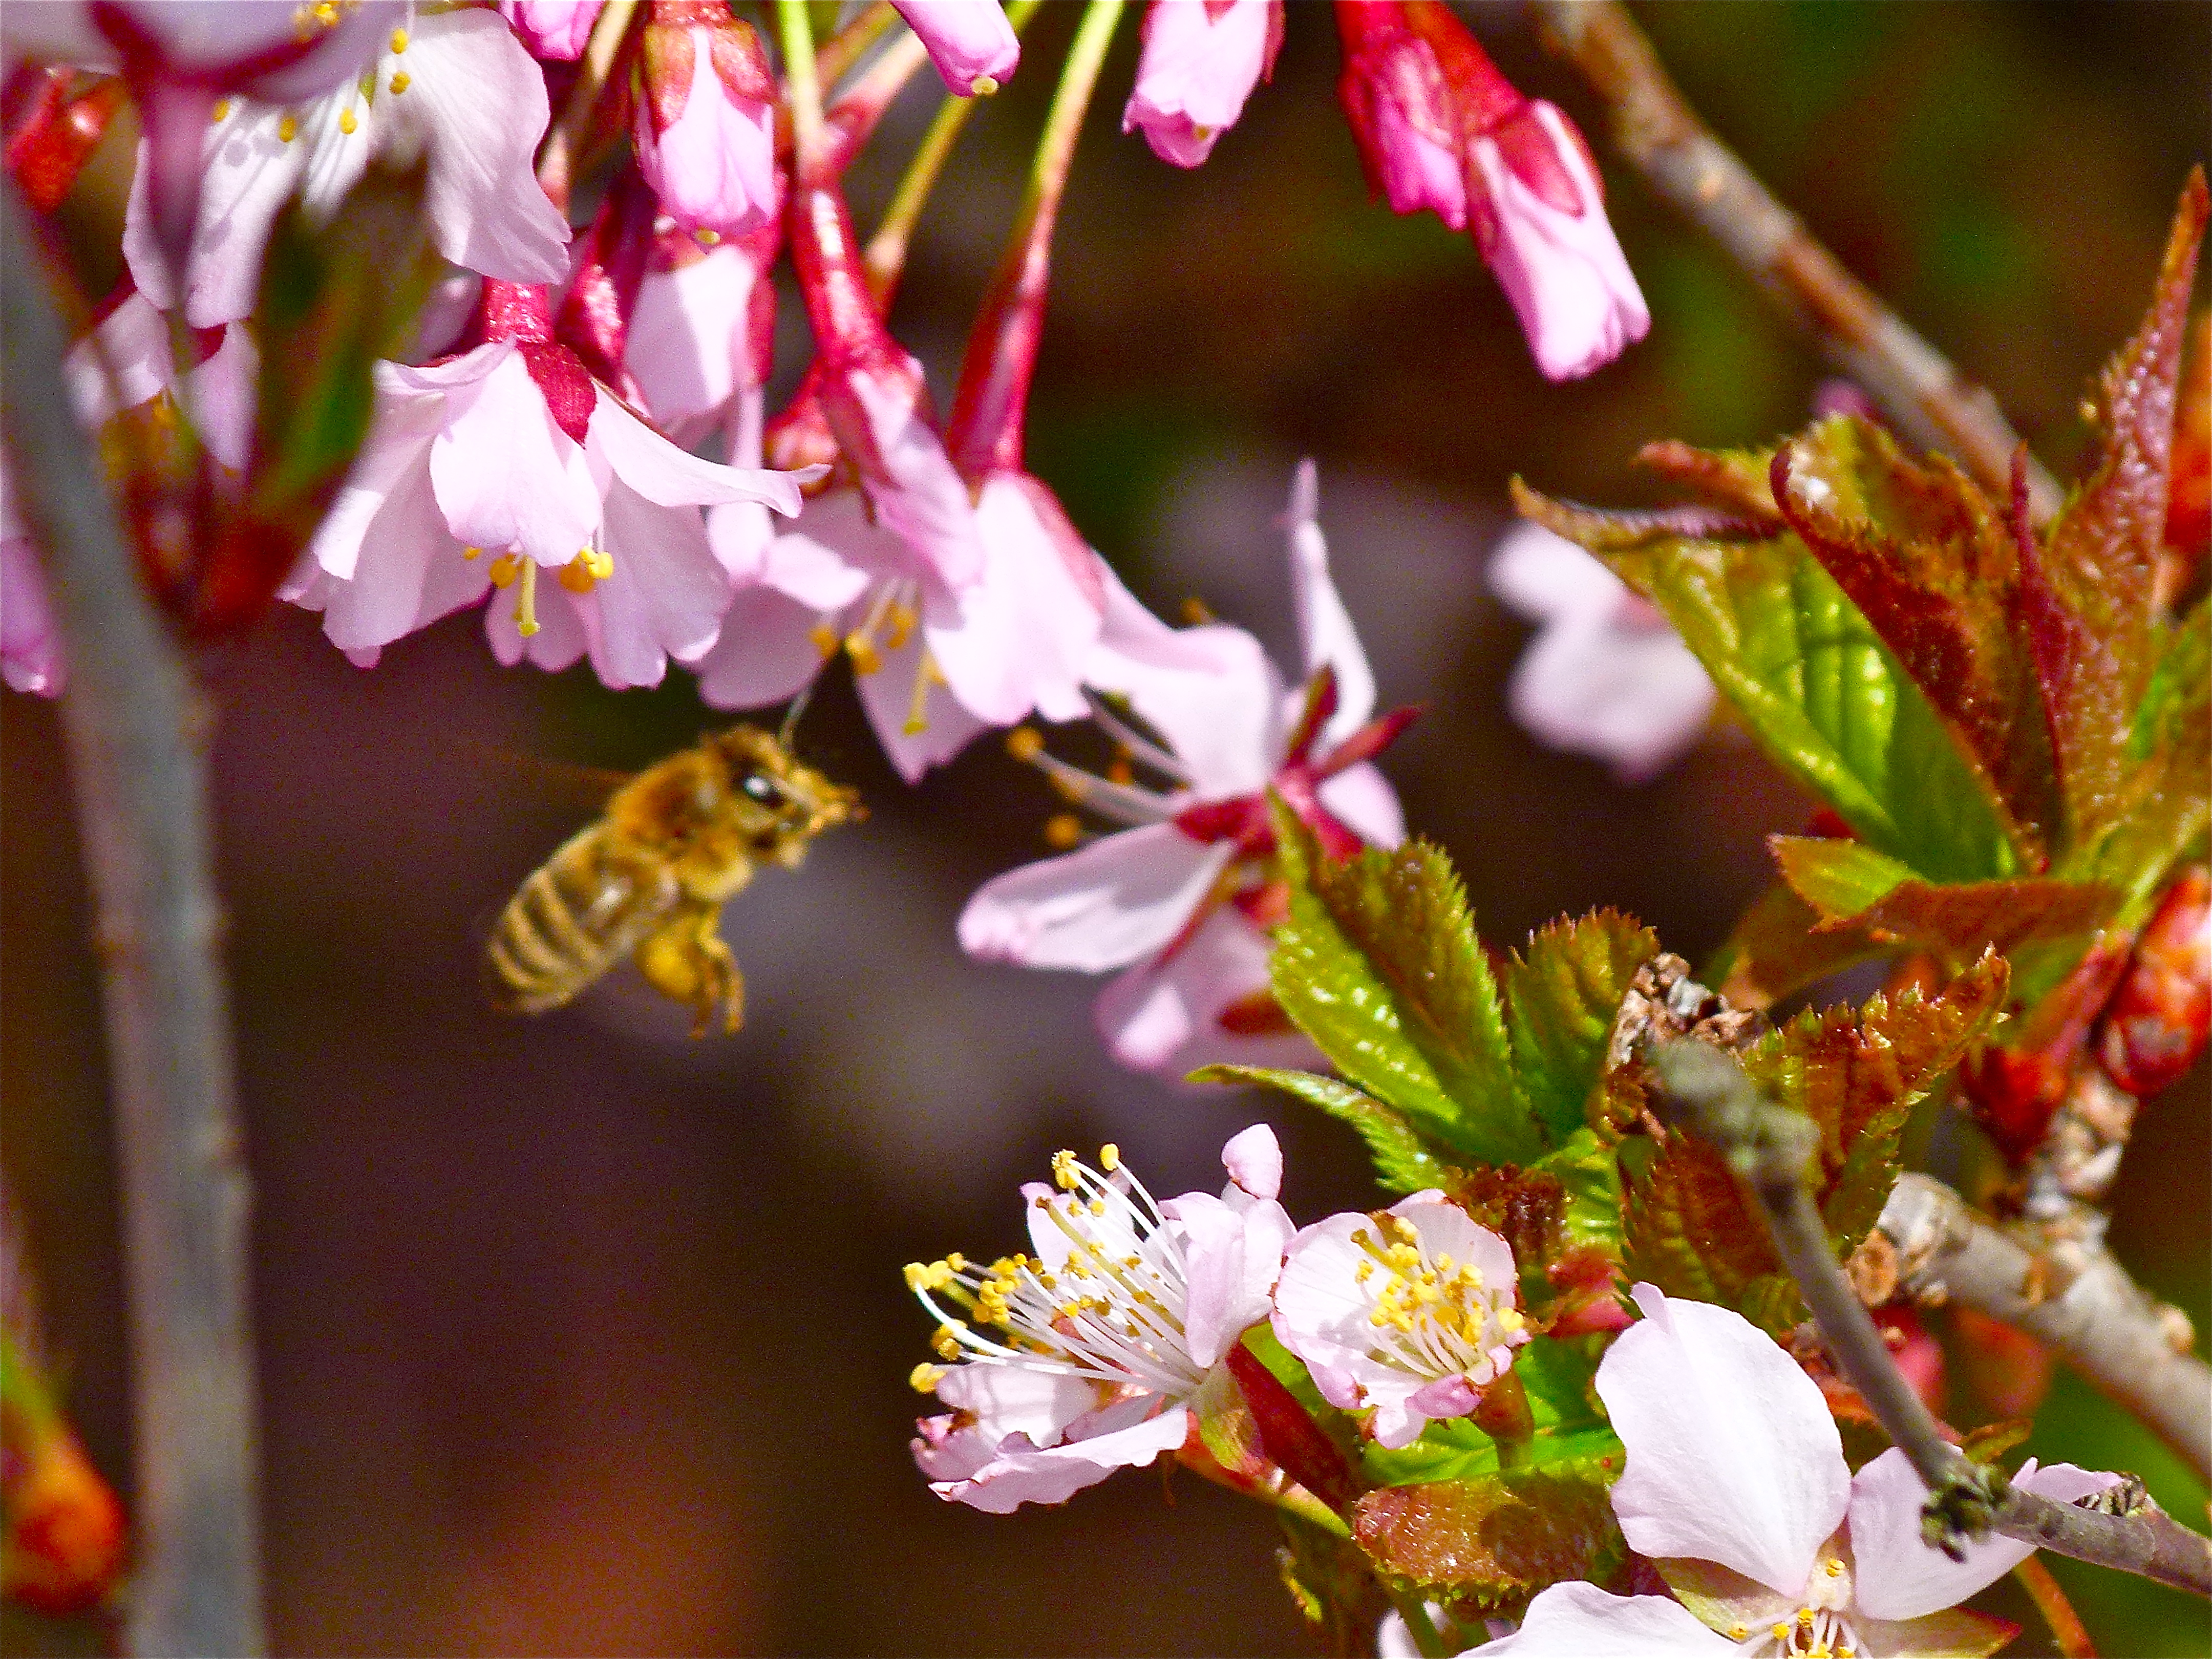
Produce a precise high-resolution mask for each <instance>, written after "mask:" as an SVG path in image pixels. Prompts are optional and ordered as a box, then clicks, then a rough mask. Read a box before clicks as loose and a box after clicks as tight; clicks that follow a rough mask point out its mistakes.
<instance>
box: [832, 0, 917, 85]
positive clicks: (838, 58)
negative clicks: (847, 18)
mask: <svg viewBox="0 0 2212 1659" xmlns="http://www.w3.org/2000/svg"><path fill="white" fill-rule="evenodd" d="M897 20H898V13H897V12H896V11H894V10H893V9H891V0H876V3H875V4H874V5H872V6H870V7H869V8H868V9H867V10H866V11H864V12H862V13H861V14H860V15H859V16H858V17H855V18H854V20H853V21H851V22H849V23H848V24H846V25H845V27H843V28H842V29H839V30H838V31H837V33H835V34H833V35H831V36H830V37H829V39H828V40H824V41H823V43H822V50H821V51H820V52H818V53H817V54H816V56H815V59H814V79H815V82H816V83H817V85H820V86H824V87H834V86H836V84H837V82H840V81H842V80H843V79H844V78H845V73H846V71H847V70H850V69H851V68H852V67H853V65H854V64H857V63H859V62H860V56H861V54H862V53H863V52H866V51H867V49H868V48H869V47H870V46H873V45H875V44H876V42H877V40H878V39H879V38H881V36H882V35H883V33H884V30H885V29H888V28H889V27H890V26H891V25H892V24H893V23H894V22H896V21H897Z"/></svg>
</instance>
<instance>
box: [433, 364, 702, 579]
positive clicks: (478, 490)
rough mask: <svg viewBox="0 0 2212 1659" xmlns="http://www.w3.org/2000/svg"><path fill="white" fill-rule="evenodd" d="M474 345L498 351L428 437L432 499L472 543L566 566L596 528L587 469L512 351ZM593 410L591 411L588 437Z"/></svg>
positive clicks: (595, 499)
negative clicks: (517, 549) (442, 426)
mask: <svg viewBox="0 0 2212 1659" xmlns="http://www.w3.org/2000/svg"><path fill="white" fill-rule="evenodd" d="M482 349H483V351H485V352H486V353H488V354H491V353H497V352H500V351H502V350H505V351H506V353H507V355H506V356H488V357H487V359H486V361H487V362H489V363H490V365H491V366H490V368H489V372H488V373H485V374H483V375H482V377H481V378H480V379H478V380H477V381H476V383H475V385H474V386H464V387H457V388H455V390H454V391H453V393H452V394H451V396H450V399H449V401H448V403H447V417H446V426H445V429H444V430H443V431H441V432H440V433H439V435H437V437H436V438H435V439H434V440H432V441H431V444H430V478H431V482H432V483H433V484H434V485H435V487H436V489H437V492H438V505H439V506H440V507H442V508H443V509H444V510H445V514H446V523H447V526H449V527H451V529H452V530H453V534H454V535H456V536H458V537H459V538H461V540H462V541H464V542H465V543H467V544H469V545H471V546H472V547H482V548H488V549H490V550H494V551H497V550H503V549H506V548H510V547H516V546H519V547H520V549H521V550H522V551H523V552H524V553H525V554H526V555H527V556H530V557H532V558H533V559H536V560H537V561H538V562H539V563H541V564H549V565H550V564H566V563H567V562H568V561H569V560H570V559H572V558H574V556H576V552H577V550H579V549H580V548H581V547H583V546H585V545H586V544H587V543H589V542H590V541H591V540H592V538H593V537H594V536H595V535H596V534H597V533H598V532H599V489H597V487H595V486H594V484H593V483H592V471H591V468H590V466H589V465H587V463H586V459H585V456H584V451H583V449H582V448H581V447H580V446H578V445H577V444H576V443H575V441H574V440H572V439H571V438H570V437H569V436H568V434H566V433H564V432H562V430H561V429H560V428H558V427H556V425H554V423H553V416H552V413H551V411H550V410H548V409H547V408H546V406H545V398H544V394H543V393H541V392H539V391H538V386H537V383H536V382H535V381H533V380H532V379H531V378H530V371H529V370H528V369H527V368H525V367H524V365H523V360H522V357H521V356H520V353H518V352H514V351H513V350H511V349H507V348H506V347H504V346H503V345H495V346H489V347H485V348H482ZM470 355H471V356H476V355H477V354H476V353H473V352H472V353H471V354H470ZM404 373H405V374H406V375H407V377H408V378H410V379H414V378H419V377H422V373H423V372H422V371H420V370H410V371H405V372H404ZM601 409H602V410H604V409H605V404H604V403H602V404H601ZM602 418H604V416H593V420H592V425H593V428H594V432H593V436H594V437H595V438H596V437H597V436H598V433H597V430H596V428H597V427H598V425H599V422H600V420H601V419H602ZM629 418H631V419H633V420H634V419H635V417H634V416H633V417H629ZM662 441H663V442H665V440H662ZM626 482H627V480H626Z"/></svg>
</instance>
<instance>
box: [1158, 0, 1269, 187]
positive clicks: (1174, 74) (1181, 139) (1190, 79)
mask: <svg viewBox="0 0 2212 1659" xmlns="http://www.w3.org/2000/svg"><path fill="white" fill-rule="evenodd" d="M1144 34H1145V51H1144V55H1143V57H1141V58H1139V59H1138V61H1137V82H1136V87H1135V88H1134V89H1133V91H1132V92H1131V93H1130V94H1129V102H1128V106H1127V108H1125V109H1124V110H1123V111H1122V112H1121V131H1124V132H1133V131H1135V130H1136V129H1138V128H1139V127H1142V128H1143V129H1144V132H1145V142H1146V143H1148V144H1150V145H1151V146H1152V154H1153V155H1157V156H1158V157H1159V158H1160V159H1161V160H1162V161H1172V162H1174V163H1175V165H1176V166H1177V167H1196V166H1198V165H1199V164H1200V162H1201V161H1205V160H1206V157H1207V156H1208V155H1211V154H1212V151H1213V145H1214V141H1215V140H1216V139H1218V138H1219V137H1221V135H1222V133H1223V132H1224V131H1226V130H1227V129H1228V128H1230V127H1232V126H1234V125H1236V124H1237V117H1238V116H1239V115H1241V114H1243V112H1244V100H1246V99H1247V98H1249V97H1250V96H1251V95H1252V88H1253V87H1254V86H1255V84H1256V83H1257V82H1261V81H1265V80H1270V79H1272V78H1273V75H1274V70H1275V53H1276V52H1278V51H1279V50H1280V49H1281V47H1282V44H1283V6H1282V0H1229V3H1227V4H1226V5H1223V4H1219V3H1216V0H1152V5H1151V6H1150V7H1149V8H1148V9H1146V13H1145V28H1144Z"/></svg>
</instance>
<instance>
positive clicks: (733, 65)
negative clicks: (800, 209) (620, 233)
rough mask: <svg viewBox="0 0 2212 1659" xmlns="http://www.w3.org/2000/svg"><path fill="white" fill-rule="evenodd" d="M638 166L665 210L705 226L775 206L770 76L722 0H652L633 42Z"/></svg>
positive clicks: (725, 229)
mask: <svg viewBox="0 0 2212 1659" xmlns="http://www.w3.org/2000/svg"><path fill="white" fill-rule="evenodd" d="M637 63H638V82H639V94H640V95H639V97H638V100H637V116H636V123H635V137H636V141H637V157H638V166H639V167H640V169H641V171H642V172H643V173H644V174H645V177H646V181H647V183H648V184H650V185H652V186H653V193H654V194H655V195H656V196H658V197H659V198H660V204H661V206H662V208H663V209H665V210H666V212H667V213H668V215H669V216H670V217H671V218H672V219H673V220H675V222H677V224H678V226H680V227H682V228H684V229H686V230H690V231H693V232H697V233H704V234H708V235H710V236H731V235H738V234H742V233H744V232H745V231H748V230H751V229H753V228H756V227H757V226H758V225H760V224H761V223H762V222H764V221H765V220H766V219H768V218H769V216H771V215H773V214H774V213H775V210H776V179H775V76H773V75H772V74H771V73H770V72H769V64H768V53H767V51H766V49H765V48H764V47H763V46H762V44H761V38H760V33H759V32H758V31H757V30H756V29H755V28H754V27H753V26H752V25H751V24H750V23H747V22H744V21H742V20H740V19H738V18H736V17H732V15H730V9H729V8H728V7H727V6H726V5H725V4H722V3H720V0H653V11H652V15H651V16H650V17H649V18H648V20H647V22H646V25H645V27H644V29H643V30H642V31H641V34H640V40H639V47H638V58H637Z"/></svg>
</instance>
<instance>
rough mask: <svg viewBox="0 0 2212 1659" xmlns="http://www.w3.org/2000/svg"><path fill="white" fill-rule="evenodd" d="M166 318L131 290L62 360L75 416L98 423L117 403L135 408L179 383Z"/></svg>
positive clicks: (87, 423) (106, 418)
mask: <svg viewBox="0 0 2212 1659" xmlns="http://www.w3.org/2000/svg"><path fill="white" fill-rule="evenodd" d="M175 350H176V348H175V345H174V343H173V342H172V340H171V339H170V336H169V319H167V318H166V317H164V316H163V315H162V314H161V313H160V312H158V311H156V310H155V308H154V307H153V303H152V302H151V301H149V300H148V299H147V298H146V296H145V295H143V294H132V295H130V296H129V297H128V298H126V299H125V301H123V302H122V303H121V304H120V305H118V306H117V307H115V309H114V310H112V311H111V312H109V313H107V317H106V320H105V321H103V322H102V323H101V324H100V326H99V327H98V328H96V329H94V330H93V331H92V332H91V334H90V335H88V337H85V338H84V339H82V340H79V341H78V342H77V343H76V344H75V345H73V346H71V347H70V353H69V356H68V357H67V359H66V360H64V363H63V371H64V374H65V375H66V376H67V378H68V380H69V390H70V404H71V405H72V406H73V407H74V408H75V409H76V418H77V420H78V422H80V423H81V424H82V425H84V426H86V427H88V428H94V429H95V430H96V429H98V428H100V427H102V426H105V425H106V423H107V422H108V421H109V420H110V419H112V417H113V416H114V414H115V411H116V410H119V409H136V408H137V407H138V405H139V404H143V403H145V402H147V401H149V399H151V398H157V397H159V396H160V395H161V393H162V392H167V391H169V390H171V389H172V388H173V386H175V385H176V383H177V375H176V356H175Z"/></svg>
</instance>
